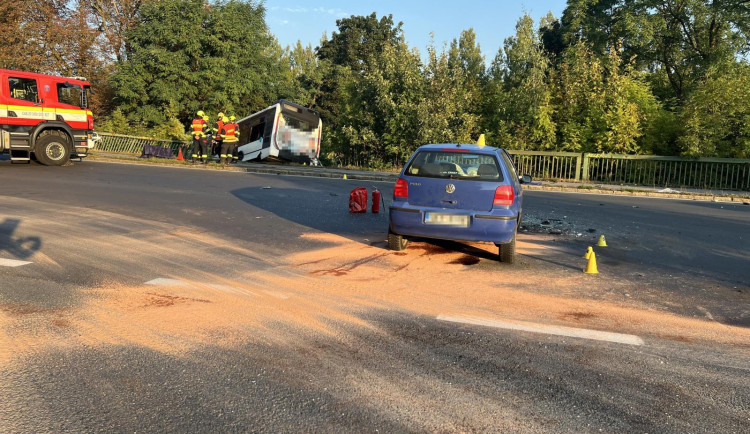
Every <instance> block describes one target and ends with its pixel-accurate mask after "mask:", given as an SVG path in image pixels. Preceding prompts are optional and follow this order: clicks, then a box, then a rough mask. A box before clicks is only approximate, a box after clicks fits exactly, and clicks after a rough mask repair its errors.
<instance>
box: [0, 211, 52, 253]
mask: <svg viewBox="0 0 750 434" xmlns="http://www.w3.org/2000/svg"><path fill="white" fill-rule="evenodd" d="M20 223H21V220H19V219H12V218H6V219H5V221H4V222H2V223H0V251H3V250H4V251H6V252H8V253H10V254H11V255H13V256H15V257H17V258H21V259H26V258H29V257H31V256H32V255H33V254H34V253H36V252H37V251H38V250H39V248H40V247H42V240H40V239H39V237H23V238H13V233H14V232H15V231H16V229H17V228H18V225H19V224H20Z"/></svg>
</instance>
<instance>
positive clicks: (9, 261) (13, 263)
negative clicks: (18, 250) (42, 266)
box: [0, 258, 33, 267]
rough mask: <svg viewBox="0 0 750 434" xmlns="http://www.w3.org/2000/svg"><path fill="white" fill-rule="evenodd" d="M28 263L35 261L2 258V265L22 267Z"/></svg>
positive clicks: (0, 262) (0, 261)
mask: <svg viewBox="0 0 750 434" xmlns="http://www.w3.org/2000/svg"><path fill="white" fill-rule="evenodd" d="M26 264H33V262H29V261H19V260H16V259H4V258H0V267H20V266H21V265H26Z"/></svg>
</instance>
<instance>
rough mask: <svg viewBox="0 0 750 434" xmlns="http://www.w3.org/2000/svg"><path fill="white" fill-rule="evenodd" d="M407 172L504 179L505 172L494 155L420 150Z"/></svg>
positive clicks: (453, 176) (416, 174) (438, 175)
mask: <svg viewBox="0 0 750 434" xmlns="http://www.w3.org/2000/svg"><path fill="white" fill-rule="evenodd" d="M405 173H406V174H407V175H410V176H421V177H427V178H450V179H467V180H479V181H498V182H500V181H502V180H503V172H502V171H501V170H500V168H499V167H498V164H497V160H496V159H495V157H494V156H493V155H488V154H475V153H472V152H456V151H420V152H419V153H418V154H417V155H416V156H415V157H414V159H413V160H412V161H411V163H410V164H409V166H408V167H407V168H406V171H405Z"/></svg>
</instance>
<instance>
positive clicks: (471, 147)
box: [417, 143, 501, 154]
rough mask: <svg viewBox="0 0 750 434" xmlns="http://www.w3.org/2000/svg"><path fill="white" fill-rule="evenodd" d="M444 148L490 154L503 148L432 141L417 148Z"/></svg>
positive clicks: (432, 149)
mask: <svg viewBox="0 0 750 434" xmlns="http://www.w3.org/2000/svg"><path fill="white" fill-rule="evenodd" d="M443 149H467V150H469V151H470V152H476V153H480V154H482V153H484V154H490V153H495V152H498V151H500V150H501V148H496V147H494V146H487V145H485V146H478V145H476V144H470V143H431V144H429V145H422V146H420V147H419V148H417V151H440V150H443Z"/></svg>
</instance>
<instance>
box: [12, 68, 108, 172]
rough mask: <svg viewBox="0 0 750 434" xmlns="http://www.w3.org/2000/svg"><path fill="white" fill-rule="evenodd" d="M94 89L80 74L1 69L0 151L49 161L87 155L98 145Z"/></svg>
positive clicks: (57, 163) (19, 157) (57, 162)
mask: <svg viewBox="0 0 750 434" xmlns="http://www.w3.org/2000/svg"><path fill="white" fill-rule="evenodd" d="M90 92H91V85H90V84H89V82H88V81H86V79H84V78H81V77H58V76H53V75H45V74H35V73H31V72H20V71H11V70H7V69H0V153H4V152H6V151H7V152H8V153H9V154H10V160H11V162H12V163H28V162H30V161H31V159H32V158H35V159H36V160H37V161H39V162H40V163H42V164H44V165H48V166H61V165H63V164H65V163H67V162H68V161H69V160H70V158H71V157H77V158H83V157H85V156H86V155H87V154H88V150H89V149H91V148H93V147H94V140H93V139H92V133H93V129H94V118H93V115H92V113H91V110H89V108H88V101H89V94H90Z"/></svg>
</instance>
